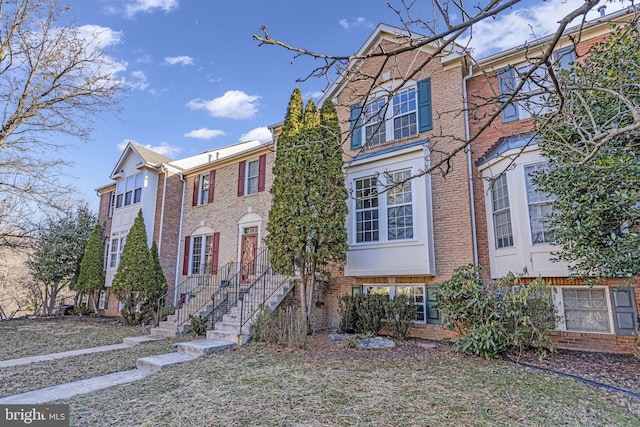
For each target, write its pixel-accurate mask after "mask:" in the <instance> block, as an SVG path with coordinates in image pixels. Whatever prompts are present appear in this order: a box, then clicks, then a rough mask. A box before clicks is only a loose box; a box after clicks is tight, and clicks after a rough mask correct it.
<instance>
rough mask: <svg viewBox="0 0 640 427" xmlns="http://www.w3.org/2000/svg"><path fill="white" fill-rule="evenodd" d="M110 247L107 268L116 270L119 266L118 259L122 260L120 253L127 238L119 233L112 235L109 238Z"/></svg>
mask: <svg viewBox="0 0 640 427" xmlns="http://www.w3.org/2000/svg"><path fill="white" fill-rule="evenodd" d="M110 240H111V246H110V248H109V264H108V268H118V265H120V259H121V258H122V251H123V250H124V245H125V243H126V241H127V236H126V235H124V234H120V233H113V235H112V237H111V239H110Z"/></svg>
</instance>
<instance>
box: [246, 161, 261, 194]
mask: <svg viewBox="0 0 640 427" xmlns="http://www.w3.org/2000/svg"><path fill="white" fill-rule="evenodd" d="M259 172H260V165H259V163H258V160H254V161H253V162H247V180H246V181H247V191H246V194H256V193H257V192H258V174H259Z"/></svg>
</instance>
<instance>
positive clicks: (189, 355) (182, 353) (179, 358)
mask: <svg viewBox="0 0 640 427" xmlns="http://www.w3.org/2000/svg"><path fill="white" fill-rule="evenodd" d="M234 345H235V344H234V343H233V342H229V341H220V340H211V339H199V340H193V341H188V342H182V343H178V344H175V347H177V349H178V351H177V352H176V353H167V354H160V355H157V356H148V357H141V358H140V359H138V360H137V362H136V368H138V369H141V370H143V371H147V372H158V371H161V370H163V369H167V368H170V367H172V366H174V365H177V364H179V363H184V362H190V361H192V360H194V359H197V358H198V357H200V356H204V355H206V354H211V353H215V352H218V351H222V350H226V349H227V348H230V347H233V346H234Z"/></svg>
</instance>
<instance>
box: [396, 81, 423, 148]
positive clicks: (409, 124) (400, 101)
mask: <svg viewBox="0 0 640 427" xmlns="http://www.w3.org/2000/svg"><path fill="white" fill-rule="evenodd" d="M416 109H417V104H416V89H415V88H410V89H407V90H403V91H402V92H399V93H397V94H395V95H394V96H393V138H394V139H400V138H406V137H408V136H411V135H415V134H416V133H418V127H417V120H416Z"/></svg>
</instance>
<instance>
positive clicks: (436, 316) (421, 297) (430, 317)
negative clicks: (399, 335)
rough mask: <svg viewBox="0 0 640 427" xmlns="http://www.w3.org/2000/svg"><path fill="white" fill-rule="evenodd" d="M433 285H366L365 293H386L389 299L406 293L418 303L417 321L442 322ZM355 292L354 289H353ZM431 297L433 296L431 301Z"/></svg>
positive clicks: (415, 320)
mask: <svg viewBox="0 0 640 427" xmlns="http://www.w3.org/2000/svg"><path fill="white" fill-rule="evenodd" d="M434 290H435V287H433V286H421V285H419V286H416V285H397V286H396V285H393V286H391V285H390V286H380V285H365V286H364V293H365V294H367V295H386V296H387V297H388V298H389V299H394V298H395V297H396V296H397V295H401V294H405V295H408V296H409V298H411V299H412V300H413V302H414V303H415V304H416V316H415V319H414V322H416V323H430V324H439V323H440V312H439V311H438V310H437V309H436V308H435V303H436V301H435V300H434V299H433V295H434V294H433V292H434ZM352 292H353V291H352ZM429 298H432V300H431V301H430V300H429Z"/></svg>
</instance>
